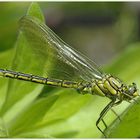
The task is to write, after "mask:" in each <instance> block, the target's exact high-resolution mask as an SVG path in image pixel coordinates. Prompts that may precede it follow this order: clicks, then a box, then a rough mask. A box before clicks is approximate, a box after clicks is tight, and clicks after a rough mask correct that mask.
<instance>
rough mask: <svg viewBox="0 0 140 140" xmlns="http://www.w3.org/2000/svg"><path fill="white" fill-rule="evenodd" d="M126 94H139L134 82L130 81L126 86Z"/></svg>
mask: <svg viewBox="0 0 140 140" xmlns="http://www.w3.org/2000/svg"><path fill="white" fill-rule="evenodd" d="M128 94H129V95H130V96H132V97H137V96H139V93H138V89H137V86H136V84H135V83H132V85H130V86H129V87H128Z"/></svg>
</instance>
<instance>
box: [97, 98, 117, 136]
mask: <svg viewBox="0 0 140 140" xmlns="http://www.w3.org/2000/svg"><path fill="white" fill-rule="evenodd" d="M115 101H116V99H115V100H114V99H113V100H111V102H109V104H108V105H107V106H106V107H105V108H104V109H103V110H102V112H101V113H100V116H99V118H98V120H97V121H96V127H97V128H98V130H99V131H100V132H101V133H102V134H103V135H104V137H105V138H106V135H105V133H104V131H103V130H101V128H100V127H99V123H100V121H102V122H103V124H104V125H105V127H106V128H107V125H106V123H105V122H104V120H103V118H104V116H105V115H106V113H107V112H108V111H109V110H110V109H111V108H112V106H113V105H114V103H115Z"/></svg>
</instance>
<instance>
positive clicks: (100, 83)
mask: <svg viewBox="0 0 140 140" xmlns="http://www.w3.org/2000/svg"><path fill="white" fill-rule="evenodd" d="M91 93H92V94H96V95H100V96H106V97H108V98H110V99H114V98H115V99H118V100H127V101H129V100H131V99H133V98H135V97H136V96H139V94H138V90H137V87H136V84H135V83H132V85H129V86H126V85H125V84H124V83H123V82H122V81H121V80H120V79H118V78H117V77H114V76H112V75H110V74H107V75H104V77H103V78H102V79H98V80H97V79H96V80H93V82H92V86H91Z"/></svg>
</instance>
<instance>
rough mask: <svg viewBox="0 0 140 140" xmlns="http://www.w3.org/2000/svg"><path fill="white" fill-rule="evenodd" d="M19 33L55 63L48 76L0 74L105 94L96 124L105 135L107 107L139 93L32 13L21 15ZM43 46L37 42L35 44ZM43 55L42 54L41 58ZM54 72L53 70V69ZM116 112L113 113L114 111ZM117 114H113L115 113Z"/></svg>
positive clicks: (135, 87)
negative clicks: (108, 72) (59, 35)
mask: <svg viewBox="0 0 140 140" xmlns="http://www.w3.org/2000/svg"><path fill="white" fill-rule="evenodd" d="M19 24H20V32H21V33H23V34H24V35H25V37H26V39H27V40H28V42H29V43H30V46H31V48H32V50H34V52H38V54H39V56H40V58H41V59H42V61H45V60H44V59H45V57H46V56H47V57H46V58H49V59H50V58H51V60H50V62H51V61H52V63H53V62H55V63H56V64H55V65H54V66H52V67H48V69H47V68H46V69H45V71H46V73H47V74H48V75H47V76H45V77H44V76H40V75H34V74H30V73H24V72H17V71H14V70H7V69H0V76H1V77H7V78H12V79H18V80H24V81H29V82H34V83H39V84H44V85H50V86H56V87H62V88H72V89H75V90H77V91H78V93H80V94H91V95H98V96H102V97H106V98H109V99H110V102H109V103H108V104H107V105H106V106H105V108H104V109H103V110H102V111H101V113H100V115H99V118H98V120H97V121H96V126H97V128H98V129H99V131H100V132H101V133H102V134H103V135H104V136H105V137H106V135H105V133H104V130H102V129H101V128H100V127H99V124H100V122H102V123H103V124H104V126H105V129H106V128H107V125H106V123H105V121H104V117H105V115H106V114H107V112H108V111H109V110H113V109H112V108H113V107H114V106H116V105H119V104H121V103H122V101H127V102H131V101H133V100H135V98H136V97H138V96H140V95H139V92H138V88H137V86H136V84H135V83H132V84H130V85H126V84H125V83H124V82H123V81H122V80H120V79H119V78H118V77H116V76H114V75H111V74H107V73H105V72H103V71H102V70H101V68H99V66H98V65H97V64H96V63H95V62H94V61H92V60H90V59H89V58H88V57H87V56H85V55H83V54H82V53H80V52H79V51H77V50H75V49H74V48H72V47H71V46H69V45H68V44H66V43H65V42H64V41H63V40H62V39H61V38H59V37H58V36H57V35H56V34H55V33H54V32H53V31H52V30H51V29H50V28H49V27H48V26H47V25H45V24H44V23H42V21H40V20H38V19H37V18H35V17H32V16H27V15H26V16H24V17H22V18H21V19H20V21H19ZM40 43H41V44H43V45H40V46H39V45H38V44H40ZM42 56H44V57H42ZM54 71H55V72H56V73H55V72H54ZM114 113H115V112H114ZM115 114H116V113H115Z"/></svg>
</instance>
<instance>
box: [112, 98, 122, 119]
mask: <svg viewBox="0 0 140 140" xmlns="http://www.w3.org/2000/svg"><path fill="white" fill-rule="evenodd" d="M121 102H122V100H120V101H117V102H116V103H114V105H113V106H116V105H119V104H120V103H121ZM111 111H112V112H113V113H114V114H115V115H116V116H117V118H118V119H119V120H120V121H121V118H120V116H119V115H118V114H117V113H116V112H115V111H114V109H113V108H111Z"/></svg>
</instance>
